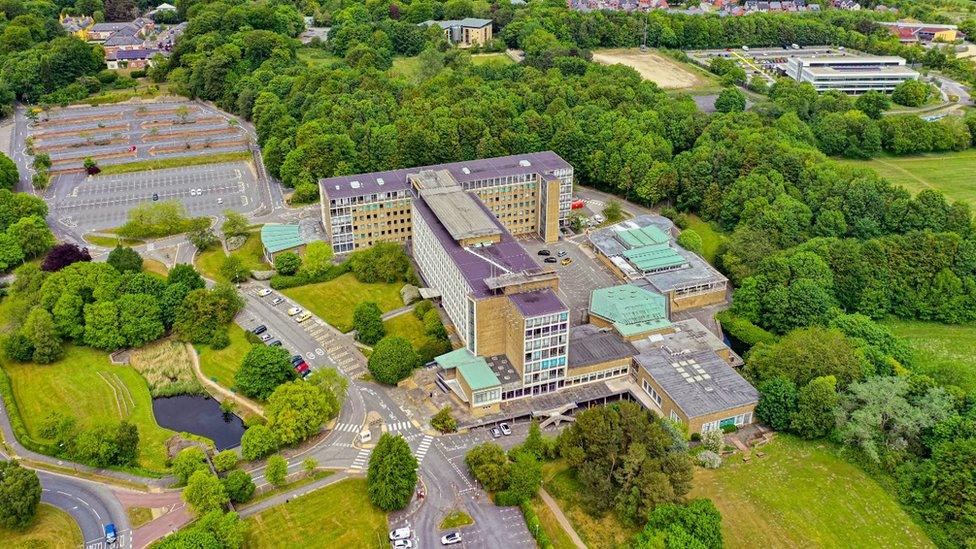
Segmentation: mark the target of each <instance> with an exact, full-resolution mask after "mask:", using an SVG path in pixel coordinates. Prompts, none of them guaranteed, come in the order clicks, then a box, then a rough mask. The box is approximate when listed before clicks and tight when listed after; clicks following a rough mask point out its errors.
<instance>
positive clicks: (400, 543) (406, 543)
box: [393, 539, 413, 549]
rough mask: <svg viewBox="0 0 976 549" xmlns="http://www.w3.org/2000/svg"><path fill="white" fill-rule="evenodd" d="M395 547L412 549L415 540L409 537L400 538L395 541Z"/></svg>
mask: <svg viewBox="0 0 976 549" xmlns="http://www.w3.org/2000/svg"><path fill="white" fill-rule="evenodd" d="M393 547H395V548H397V549H401V548H402V549H410V548H411V547H413V542H412V541H410V540H408V539H398V540H396V541H394V542H393Z"/></svg>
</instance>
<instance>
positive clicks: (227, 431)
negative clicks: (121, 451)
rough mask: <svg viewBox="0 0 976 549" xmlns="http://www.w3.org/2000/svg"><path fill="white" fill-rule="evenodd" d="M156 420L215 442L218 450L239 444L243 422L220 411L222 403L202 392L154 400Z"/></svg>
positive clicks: (178, 430) (175, 429)
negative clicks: (203, 394)
mask: <svg viewBox="0 0 976 549" xmlns="http://www.w3.org/2000/svg"><path fill="white" fill-rule="evenodd" d="M153 414H155V416H156V423H158V424H159V425H160V426H161V427H165V428H167V429H172V430H173V431H177V432H180V431H186V432H188V433H193V434H194V435H200V436H202V437H207V438H209V439H210V440H212V441H214V444H215V445H216V446H217V450H226V449H228V448H233V447H235V446H239V445H240V443H241V436H242V435H243V434H244V422H243V421H241V418H239V417H237V416H235V415H234V414H224V413H223V412H222V411H220V403H218V402H217V401H216V400H214V399H212V398H210V397H207V396H200V395H180V396H173V397H163V398H154V399H153Z"/></svg>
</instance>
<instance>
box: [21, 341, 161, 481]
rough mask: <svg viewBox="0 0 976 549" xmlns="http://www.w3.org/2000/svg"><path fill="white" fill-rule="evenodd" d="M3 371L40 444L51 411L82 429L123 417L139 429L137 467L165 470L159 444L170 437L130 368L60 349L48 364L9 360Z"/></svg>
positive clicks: (81, 350) (100, 355)
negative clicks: (60, 354) (59, 356)
mask: <svg viewBox="0 0 976 549" xmlns="http://www.w3.org/2000/svg"><path fill="white" fill-rule="evenodd" d="M3 368H4V370H5V371H6V372H7V375H9V376H10V382H11V384H12V385H13V391H14V398H15V399H16V400H17V406H18V408H19V409H20V415H21V417H22V418H23V419H24V422H25V423H26V425H27V430H28V432H30V435H31V436H32V437H34V438H37V439H38V440H43V438H42V437H41V436H40V433H39V430H40V425H41V422H42V421H43V420H44V418H45V417H47V415H48V414H50V413H51V412H52V411H54V410H57V411H60V412H62V413H64V414H66V415H69V416H71V417H73V418H75V421H76V422H77V425H78V426H79V427H82V428H84V427H89V426H92V425H95V424H96V423H98V422H101V421H119V420H120V419H128V420H129V421H131V422H132V423H134V424H135V425H136V427H137V428H138V429H139V465H141V466H142V467H145V468H146V469H150V470H153V471H165V470H166V448H165V442H166V439H168V438H169V437H171V436H173V435H174V434H175V433H174V432H173V431H170V430H169V429H163V428H162V427H160V426H159V425H158V424H157V423H156V418H155V416H153V410H152V400H151V398H150V396H149V387H148V386H147V385H146V380H145V379H143V378H142V376H141V375H139V372H137V371H135V370H134V369H133V368H132V367H130V366H115V365H112V364H111V363H110V362H109V360H108V355H107V354H105V353H104V352H102V351H96V350H94V349H89V348H87V347H76V346H73V345H66V346H65V355H64V358H62V359H61V360H59V361H58V362H56V363H54V364H47V365H43V366H41V365H37V364H17V363H13V362H11V363H7V364H4V366H3Z"/></svg>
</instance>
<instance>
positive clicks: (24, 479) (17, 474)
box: [0, 460, 41, 529]
mask: <svg viewBox="0 0 976 549" xmlns="http://www.w3.org/2000/svg"><path fill="white" fill-rule="evenodd" d="M40 501H41V481H40V480H39V479H38V478H37V473H35V472H34V471H31V470H30V469H24V468H23V467H21V466H20V463H18V462H16V461H13V460H11V461H0V525H3V526H4V527H5V528H18V529H20V528H25V527H27V525H28V524H30V523H31V521H32V520H34V515H36V514H37V505H38V503H40Z"/></svg>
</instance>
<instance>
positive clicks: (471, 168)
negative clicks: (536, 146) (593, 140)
mask: <svg viewBox="0 0 976 549" xmlns="http://www.w3.org/2000/svg"><path fill="white" fill-rule="evenodd" d="M523 161H525V162H528V164H529V165H528V166H523V165H522V164H521V163H522V162H523ZM559 169H572V166H570V165H569V163H568V162H566V161H565V160H563V159H562V158H560V156H559V155H557V154H556V153H554V152H552V151H544V152H538V153H528V154H516V155H512V156H501V157H498V158H483V159H480V160H468V161H463V162H452V163H450V164H437V165H434V166H418V167H415V168H404V169H400V170H389V171H385V172H373V173H362V174H356V175H343V176H339V177H330V178H327V179H320V180H319V186H320V187H321V189H322V194H323V196H326V197H328V198H330V199H334V198H349V197H351V196H362V195H366V194H374V193H380V192H383V193H386V192H392V191H400V190H404V189H409V188H410V183H409V182H408V181H407V175H409V174H412V173H417V172H418V171H420V170H447V171H448V172H450V173H451V175H452V176H454V179H456V180H457V182H458V183H460V184H461V185H462V186H463V185H464V184H465V183H466V182H470V181H476V180H479V179H486V178H489V177H500V176H505V175H513V174H524V173H542V174H547V173H551V172H553V171H554V170H559ZM377 179H382V180H383V184H382V185H380V184H378V182H377ZM353 181H357V182H358V183H359V185H358V187H355V188H354V187H353V186H352V182H353ZM336 186H338V187H339V188H338V189H336Z"/></svg>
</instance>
